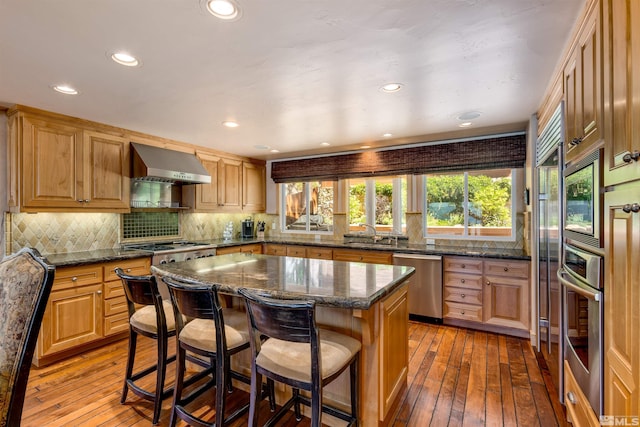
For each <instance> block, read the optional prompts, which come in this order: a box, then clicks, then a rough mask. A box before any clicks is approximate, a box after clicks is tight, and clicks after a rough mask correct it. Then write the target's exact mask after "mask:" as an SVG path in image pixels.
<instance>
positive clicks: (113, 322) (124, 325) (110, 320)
mask: <svg viewBox="0 0 640 427" xmlns="http://www.w3.org/2000/svg"><path fill="white" fill-rule="evenodd" d="M128 330H129V314H127V313H126V312H125V313H118V314H114V315H113V316H109V317H105V318H104V335H105V336H109V335H114V334H118V333H120V332H125V331H128Z"/></svg>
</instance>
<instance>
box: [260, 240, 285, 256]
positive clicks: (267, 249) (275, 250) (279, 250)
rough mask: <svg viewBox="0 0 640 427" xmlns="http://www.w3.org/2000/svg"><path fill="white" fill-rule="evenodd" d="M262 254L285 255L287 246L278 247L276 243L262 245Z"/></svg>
mask: <svg viewBox="0 0 640 427" xmlns="http://www.w3.org/2000/svg"><path fill="white" fill-rule="evenodd" d="M264 253H265V254H267V255H279V256H286V255H287V245H280V244H277V243H267V244H265V245H264Z"/></svg>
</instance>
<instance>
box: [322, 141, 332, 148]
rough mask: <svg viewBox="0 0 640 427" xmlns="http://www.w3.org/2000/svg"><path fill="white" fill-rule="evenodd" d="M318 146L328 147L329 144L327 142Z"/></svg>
mask: <svg viewBox="0 0 640 427" xmlns="http://www.w3.org/2000/svg"><path fill="white" fill-rule="evenodd" d="M320 145H322V146H323V147H328V146H330V145H331V144H329V143H328V142H321V143H320Z"/></svg>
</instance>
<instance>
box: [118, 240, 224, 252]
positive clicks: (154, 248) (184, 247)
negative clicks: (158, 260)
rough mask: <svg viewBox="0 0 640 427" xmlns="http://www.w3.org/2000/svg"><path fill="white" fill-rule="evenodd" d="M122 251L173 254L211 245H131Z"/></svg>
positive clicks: (164, 243)
mask: <svg viewBox="0 0 640 427" xmlns="http://www.w3.org/2000/svg"><path fill="white" fill-rule="evenodd" d="M123 247H124V249H131V250H138V251H149V252H153V253H157V252H169V251H171V252H173V251H185V250H195V249H205V248H211V247H213V245H208V244H206V243H197V242H188V241H177V242H149V243H132V244H126V245H124V246H123Z"/></svg>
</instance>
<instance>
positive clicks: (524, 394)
mask: <svg viewBox="0 0 640 427" xmlns="http://www.w3.org/2000/svg"><path fill="white" fill-rule="evenodd" d="M409 334H410V335H409V349H410V353H409V354H410V361H409V378H408V387H407V390H406V392H405V394H404V395H403V396H402V401H401V403H400V406H399V408H398V411H397V414H396V416H395V419H394V421H393V426H394V427H399V426H427V425H431V426H436V427H439V426H446V425H449V426H520V425H527V426H536V425H539V426H543V427H547V426H555V425H560V426H565V425H567V424H566V422H564V413H563V409H562V406H561V405H560V404H559V403H558V402H556V401H557V398H556V397H555V395H554V397H553V398H552V399H551V398H550V397H549V393H548V392H547V387H548V386H549V384H550V380H549V374H548V372H547V371H546V370H545V369H544V361H541V362H542V365H543V368H542V369H541V368H540V367H539V365H538V361H537V360H536V355H535V353H534V352H533V350H532V349H531V346H530V345H529V342H528V341H527V340H523V339H519V338H513V337H506V336H503V335H497V334H492V333H485V332H478V331H471V330H466V329H461V328H454V327H448V326H438V325H427V324H423V323H417V322H410V325H409ZM154 344H155V343H154V342H153V341H151V340H148V339H142V340H141V341H140V343H139V346H140V349H141V351H140V352H139V354H140V357H139V360H141V361H142V362H144V361H145V359H146V360H147V361H150V360H153V357H154V352H155V347H154ZM126 348H127V341H126V340H122V341H118V342H116V343H114V344H111V345H107V346H105V347H101V348H99V349H96V350H93V351H90V352H87V353H85V354H83V355H81V356H78V357H74V358H70V359H67V360H64V361H62V362H59V363H56V364H53V365H50V366H47V367H43V368H35V367H34V368H32V369H31V375H30V378H29V384H28V388H27V395H26V399H25V405H24V412H23V416H22V426H24V427H27V426H38V427H40V426H91V427H95V426H148V425H150V420H151V416H152V405H151V403H150V402H147V401H144V400H142V399H139V398H138V397H136V396H135V395H133V394H132V393H131V392H130V393H129V396H128V399H127V402H126V404H124V405H121V404H120V394H121V391H122V377H123V374H124V366H125V361H126ZM169 368H170V369H169V370H168V372H167V376H168V383H169V384H171V383H172V381H173V369H172V368H173V365H170V367H169ZM149 384H151V381H150V382H149ZM247 398H248V397H247V394H246V393H244V392H242V391H234V393H233V394H231V395H230V398H229V400H228V402H229V407H230V408H233V407H234V406H238V405H241V404H242V403H243V401H244V399H247ZM213 402H214V393H211V394H205V395H203V396H202V397H201V398H200V399H199V400H198V401H196V402H194V403H193V405H199V406H200V407H201V408H202V409H201V415H202V416H203V417H205V418H211V419H213V413H214V410H213V409H212V404H213ZM170 406H171V399H166V400H165V402H164V405H163V412H162V417H161V419H160V425H168V423H169V408H170ZM261 413H262V414H263V416H262V417H261V419H262V420H265V419H266V418H267V417H268V416H269V415H268V413H269V409H268V403H267V402H263V405H262V412H261ZM178 425H184V424H178ZM244 425H246V415H245V416H244V417H243V418H241V419H239V420H237V421H235V422H234V423H232V424H231V426H232V427H240V426H244ZM280 425H282V426H294V425H299V426H308V425H309V420H308V419H307V418H305V419H303V420H302V421H301V422H300V423H296V421H295V417H294V416H293V414H291V415H290V416H288V417H286V418H285V419H284V420H282V421H281V423H280Z"/></svg>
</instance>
